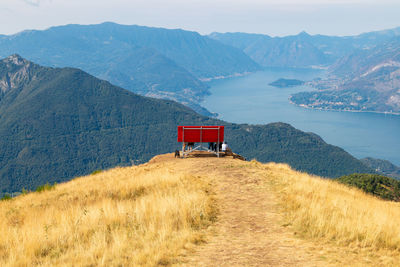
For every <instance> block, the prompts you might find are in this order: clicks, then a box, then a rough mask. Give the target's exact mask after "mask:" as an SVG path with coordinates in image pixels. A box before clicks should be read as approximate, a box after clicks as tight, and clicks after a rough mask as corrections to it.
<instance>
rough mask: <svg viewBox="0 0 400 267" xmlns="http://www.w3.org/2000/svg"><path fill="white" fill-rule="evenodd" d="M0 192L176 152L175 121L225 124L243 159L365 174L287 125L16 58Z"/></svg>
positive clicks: (9, 61)
mask: <svg viewBox="0 0 400 267" xmlns="http://www.w3.org/2000/svg"><path fill="white" fill-rule="evenodd" d="M0 79H1V80H0V84H1V92H2V94H1V98H0V137H1V138H0V147H1V148H2V149H1V150H0V192H1V191H3V192H4V191H9V192H12V191H19V190H21V189H22V188H24V187H25V188H27V189H32V188H35V187H36V186H38V185H41V184H44V183H46V182H50V183H53V182H60V181H65V180H68V179H69V178H71V177H74V176H77V175H82V174H87V173H90V172H92V171H94V170H97V169H105V168H110V167H112V166H116V165H128V164H132V163H138V162H143V161H146V160H148V159H149V158H151V157H152V156H153V155H155V154H159V153H164V152H169V151H173V150H175V149H176V148H178V147H179V144H177V143H176V126H177V125H180V124H189V125H190V124H191V125H210V124H211V125H215V124H217V125H218V124H222V125H226V140H227V142H228V143H229V144H230V146H231V147H232V149H233V150H234V151H235V152H237V153H240V154H242V155H243V156H245V157H247V158H256V159H258V160H260V161H264V162H266V161H275V162H286V163H289V164H290V165H291V166H293V167H294V168H296V169H298V170H302V171H306V172H309V173H313V174H319V175H322V176H326V177H337V176H341V175H344V174H349V173H354V172H369V171H372V170H371V169H369V168H367V167H366V166H365V165H364V164H362V163H361V162H360V161H359V160H357V159H355V158H354V157H352V156H351V155H350V154H348V153H347V152H345V151H344V150H343V149H341V148H338V147H335V146H332V145H328V144H326V143H325V142H324V141H323V140H322V139H321V138H319V137H318V136H317V135H315V134H311V133H304V132H302V131H299V130H297V129H295V128H293V127H292V126H290V125H288V124H284V123H273V124H268V125H257V126H252V125H238V124H232V123H227V122H223V121H219V120H215V119H211V118H208V117H204V116H201V115H198V114H197V113H195V112H193V111H192V110H190V109H189V108H186V107H185V106H183V105H181V104H178V103H176V102H173V101H166V100H159V99H152V98H147V97H142V96H139V95H136V94H134V93H132V92H129V91H127V90H125V89H122V88H119V87H116V86H113V85H111V84H110V83H108V82H106V81H102V80H99V79H97V78H95V77H93V76H91V75H89V74H87V73H85V72H83V71H81V70H79V69H72V68H47V67H41V66H39V65H36V64H34V63H32V62H29V61H27V60H25V59H23V58H21V57H19V56H18V55H13V56H10V57H8V58H6V59H4V60H2V61H0Z"/></svg>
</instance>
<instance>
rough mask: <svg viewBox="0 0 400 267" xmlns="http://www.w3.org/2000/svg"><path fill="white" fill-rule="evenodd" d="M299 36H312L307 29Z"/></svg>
mask: <svg viewBox="0 0 400 267" xmlns="http://www.w3.org/2000/svg"><path fill="white" fill-rule="evenodd" d="M298 36H311V35H309V34H308V33H307V32H306V31H301V32H300V33H299V34H298Z"/></svg>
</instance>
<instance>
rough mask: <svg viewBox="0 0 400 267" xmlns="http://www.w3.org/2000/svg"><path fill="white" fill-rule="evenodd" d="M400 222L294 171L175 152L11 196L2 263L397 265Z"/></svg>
mask: <svg viewBox="0 0 400 267" xmlns="http://www.w3.org/2000/svg"><path fill="white" fill-rule="evenodd" d="M232 194H234V195H232ZM259 198H263V201H267V202H265V203H260V201H258V199H259ZM255 201H256V202H255ZM268 203H269V204H268ZM252 206H255V207H256V209H255V210H250V207H252ZM277 207H279V208H277ZM264 209H265V210H264ZM267 209H268V210H267ZM269 209H272V210H269ZM271 212H272V213H271ZM269 214H271V215H269ZM272 214H274V215H272ZM276 214H279V215H280V216H283V217H282V218H283V219H281V217H279V216H278V217H276ZM266 215H267V216H266ZM271 216H272V217H271ZM399 219H400V205H399V203H395V202H388V201H383V200H379V199H377V198H375V197H372V196H369V195H367V194H365V193H363V192H361V191H359V190H357V189H353V188H349V187H347V186H345V185H342V184H340V183H337V182H335V181H332V180H326V179H321V178H319V177H315V176H310V175H308V174H305V173H300V172H296V171H294V170H292V169H291V168H290V167H288V166H287V165H285V164H276V163H268V164H262V163H259V162H256V161H251V162H245V161H240V160H233V159H226V158H221V159H217V158H197V159H196V158H193V159H184V160H182V159H174V158H173V155H172V154H167V155H162V156H158V157H156V158H155V159H153V160H152V161H151V162H150V163H147V164H144V165H140V166H134V167H125V168H116V169H112V170H108V171H104V172H101V173H98V174H95V175H89V176H86V177H81V178H77V179H74V180H72V181H70V182H68V183H65V184H60V185H57V186H56V187H55V188H54V189H52V190H49V191H44V192H41V193H29V194H27V195H22V196H19V197H17V198H14V199H12V200H7V201H1V202H0V265H2V266H15V265H41V266H54V265H70V264H72V263H73V264H76V265H81V264H87V265H109V266H118V265H124V266H134V265H147V266H154V265H156V264H161V265H168V264H181V263H188V264H189V265H192V266H193V265H196V264H200V263H201V262H207V261H208V260H211V261H212V262H214V263H215V262H220V261H223V262H225V264H229V263H232V262H236V264H238V263H240V262H242V263H243V259H248V260H249V261H246V262H245V263H247V264H250V263H251V262H253V263H256V262H258V263H260V261H262V260H267V261H266V262H275V261H276V262H277V263H281V264H283V263H291V264H292V266H293V264H294V265H295V266H299V265H302V266H310V265H312V266H314V265H316V266H326V265H329V266H343V265H345V266H353V265H356V266H377V264H378V265H386V266H396V265H397V264H398V263H399V262H400V254H399V251H400V239H399V238H398V237H399V236H400V227H399V226H398V223H397V222H398V220H399ZM231 220H232V221H231ZM210 226H211V227H210ZM226 227H228V228H229V229H231V230H233V232H231V230H229V229H228V230H229V231H225V230H227V228H226ZM271 231H272V232H271ZM275 231H276V232H275ZM278 232H279V233H278ZM282 232H284V233H285V235H284V236H285V237H284V239H285V240H286V241H285V240H282V239H281V233H282ZM232 234H235V236H231V235H232ZM253 235H254V237H252V236H253ZM264 235H265V236H266V237H267V238H266V239H265V240H264V239H263V237H264ZM289 236H291V237H290V238H289ZM295 236H297V238H296V237H295ZM215 238H216V241H215ZM261 241H263V242H264V241H265V242H267V243H260V242H261ZM282 242H283V243H282ZM285 242H286V243H285ZM218 244H222V245H223V244H226V245H224V247H223V248H218V249H215V247H214V246H218ZM230 244H231V245H230ZM254 246H256V247H254ZM258 246H259V247H258ZM279 246H283V247H284V248H285V249H283V250H282V248H280V247H279ZM208 248H210V249H208ZM247 248H249V249H251V250H250V251H252V253H245V252H246V251H247ZM255 248H257V249H256V250H253V249H255ZM254 252H257V253H254ZM209 253H211V254H209ZM296 253H300V254H301V255H300V256H299V257H301V259H300V258H296V259H292V260H290V261H289V262H288V261H287V259H289V258H290V257H292V256H293V255H294V254H296ZM259 254H261V255H265V256H263V257H261V258H259V257H258V256H257V255H259ZM296 255H297V254H296ZM250 260H253V261H250ZM254 260H256V261H254ZM259 260H260V261H259ZM268 260H269V261H268ZM314 261H317V264H315V262H314Z"/></svg>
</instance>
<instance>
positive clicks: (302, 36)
mask: <svg viewBox="0 0 400 267" xmlns="http://www.w3.org/2000/svg"><path fill="white" fill-rule="evenodd" d="M399 35H400V27H399V28H395V29H391V30H385V31H376V32H369V33H364V34H360V35H357V36H345V37H339V36H326V35H319V34H318V35H309V34H308V33H306V32H301V33H299V34H298V35H293V36H285V37H271V36H268V35H264V34H251V33H216V32H214V33H212V34H210V35H209V37H210V38H213V39H215V40H218V41H220V42H222V43H224V44H227V45H231V46H234V47H236V48H239V49H241V50H243V51H244V52H245V53H246V54H247V55H249V56H250V57H251V58H252V59H253V60H254V61H255V62H257V63H258V64H260V65H261V66H264V67H285V68H311V67H327V66H330V65H331V64H333V63H335V62H336V61H337V60H338V59H340V58H342V57H344V56H347V55H348V54H350V53H352V52H354V50H357V49H360V50H366V49H370V48H373V47H375V46H376V45H378V44H381V43H384V42H387V41H389V40H390V39H392V38H393V37H395V36H399Z"/></svg>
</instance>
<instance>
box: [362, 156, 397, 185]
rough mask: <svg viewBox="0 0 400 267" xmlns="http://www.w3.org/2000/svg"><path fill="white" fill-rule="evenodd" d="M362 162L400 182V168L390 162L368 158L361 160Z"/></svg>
mask: <svg viewBox="0 0 400 267" xmlns="http://www.w3.org/2000/svg"><path fill="white" fill-rule="evenodd" d="M361 161H362V162H363V163H364V164H365V165H367V166H368V167H370V168H371V169H374V170H375V171H376V172H378V173H382V174H383V175H386V176H389V177H392V178H395V179H398V180H400V167H398V166H396V165H394V164H393V163H391V162H390V161H388V160H383V159H374V158H370V157H368V158H363V159H361Z"/></svg>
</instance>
